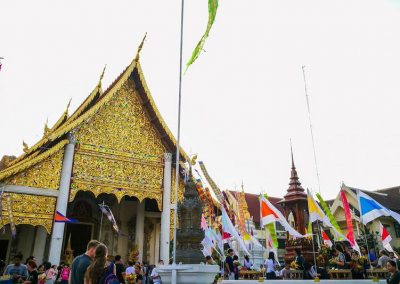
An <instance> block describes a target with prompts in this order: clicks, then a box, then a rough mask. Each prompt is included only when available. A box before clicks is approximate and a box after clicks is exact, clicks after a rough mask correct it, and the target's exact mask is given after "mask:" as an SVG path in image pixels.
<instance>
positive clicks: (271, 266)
mask: <svg viewBox="0 0 400 284" xmlns="http://www.w3.org/2000/svg"><path fill="white" fill-rule="evenodd" d="M264 265H265V268H266V272H267V274H266V275H267V279H276V273H275V267H276V265H277V263H276V260H275V254H274V252H273V251H270V252H269V254H268V259H267V260H266V261H265V263H264Z"/></svg>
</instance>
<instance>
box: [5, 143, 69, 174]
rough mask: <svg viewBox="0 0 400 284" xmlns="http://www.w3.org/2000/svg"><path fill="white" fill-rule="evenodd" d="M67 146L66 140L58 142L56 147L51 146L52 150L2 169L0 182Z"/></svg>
mask: <svg viewBox="0 0 400 284" xmlns="http://www.w3.org/2000/svg"><path fill="white" fill-rule="evenodd" d="M67 144H68V140H62V141H61V142H59V143H58V144H57V145H55V146H53V147H52V148H50V149H49V150H47V151H46V152H44V153H42V154H40V155H38V156H36V157H34V158H31V157H29V158H27V159H25V160H23V161H21V162H20V163H17V164H15V165H13V166H11V167H8V168H6V169H4V170H3V171H1V172H0V180H3V179H5V178H8V177H10V176H12V175H15V174H17V173H19V172H21V171H23V170H26V169H28V168H30V167H32V166H34V165H36V164H38V163H40V162H41V161H43V160H45V159H46V158H48V157H50V156H51V155H53V154H54V153H56V152H57V151H59V150H61V149H62V148H63V147H64V146H65V145H67Z"/></svg>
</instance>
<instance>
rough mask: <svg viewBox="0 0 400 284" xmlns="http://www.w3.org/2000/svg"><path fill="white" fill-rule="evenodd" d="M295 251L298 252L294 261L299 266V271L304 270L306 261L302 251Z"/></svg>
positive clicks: (297, 249)
mask: <svg viewBox="0 0 400 284" xmlns="http://www.w3.org/2000/svg"><path fill="white" fill-rule="evenodd" d="M295 251H296V258H295V259H294V261H295V262H296V264H297V269H298V270H304V262H305V260H304V256H303V255H302V254H301V249H299V248H296V249H295Z"/></svg>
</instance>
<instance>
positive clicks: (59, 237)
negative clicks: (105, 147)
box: [49, 133, 75, 264]
mask: <svg viewBox="0 0 400 284" xmlns="http://www.w3.org/2000/svg"><path fill="white" fill-rule="evenodd" d="M68 139H69V143H68V144H67V145H66V146H65V150H64V159H63V164H62V170H61V178H60V188H59V190H58V191H59V195H58V198H57V204H56V211H58V212H60V213H61V214H63V215H64V216H65V215H66V214H67V205H68V197H69V189H70V188H69V187H70V183H71V173H72V165H73V160H74V149H75V137H74V136H73V135H72V134H71V133H70V134H69V137H68ZM64 228H65V223H58V222H57V223H56V222H54V223H53V232H52V234H51V241H50V251H49V261H50V262H51V263H52V264H59V263H60V256H61V253H62V252H61V249H62V244H63V238H64Z"/></svg>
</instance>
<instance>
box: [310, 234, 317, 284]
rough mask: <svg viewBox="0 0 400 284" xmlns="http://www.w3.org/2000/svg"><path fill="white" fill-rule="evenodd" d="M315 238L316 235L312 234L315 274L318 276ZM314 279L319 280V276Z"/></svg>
mask: <svg viewBox="0 0 400 284" xmlns="http://www.w3.org/2000/svg"><path fill="white" fill-rule="evenodd" d="M314 236H315V234H312V236H311V239H312V251H313V257H314V267H315V274H317V272H318V269H317V258H316V257H315V247H314ZM314 278H317V276H314Z"/></svg>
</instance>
